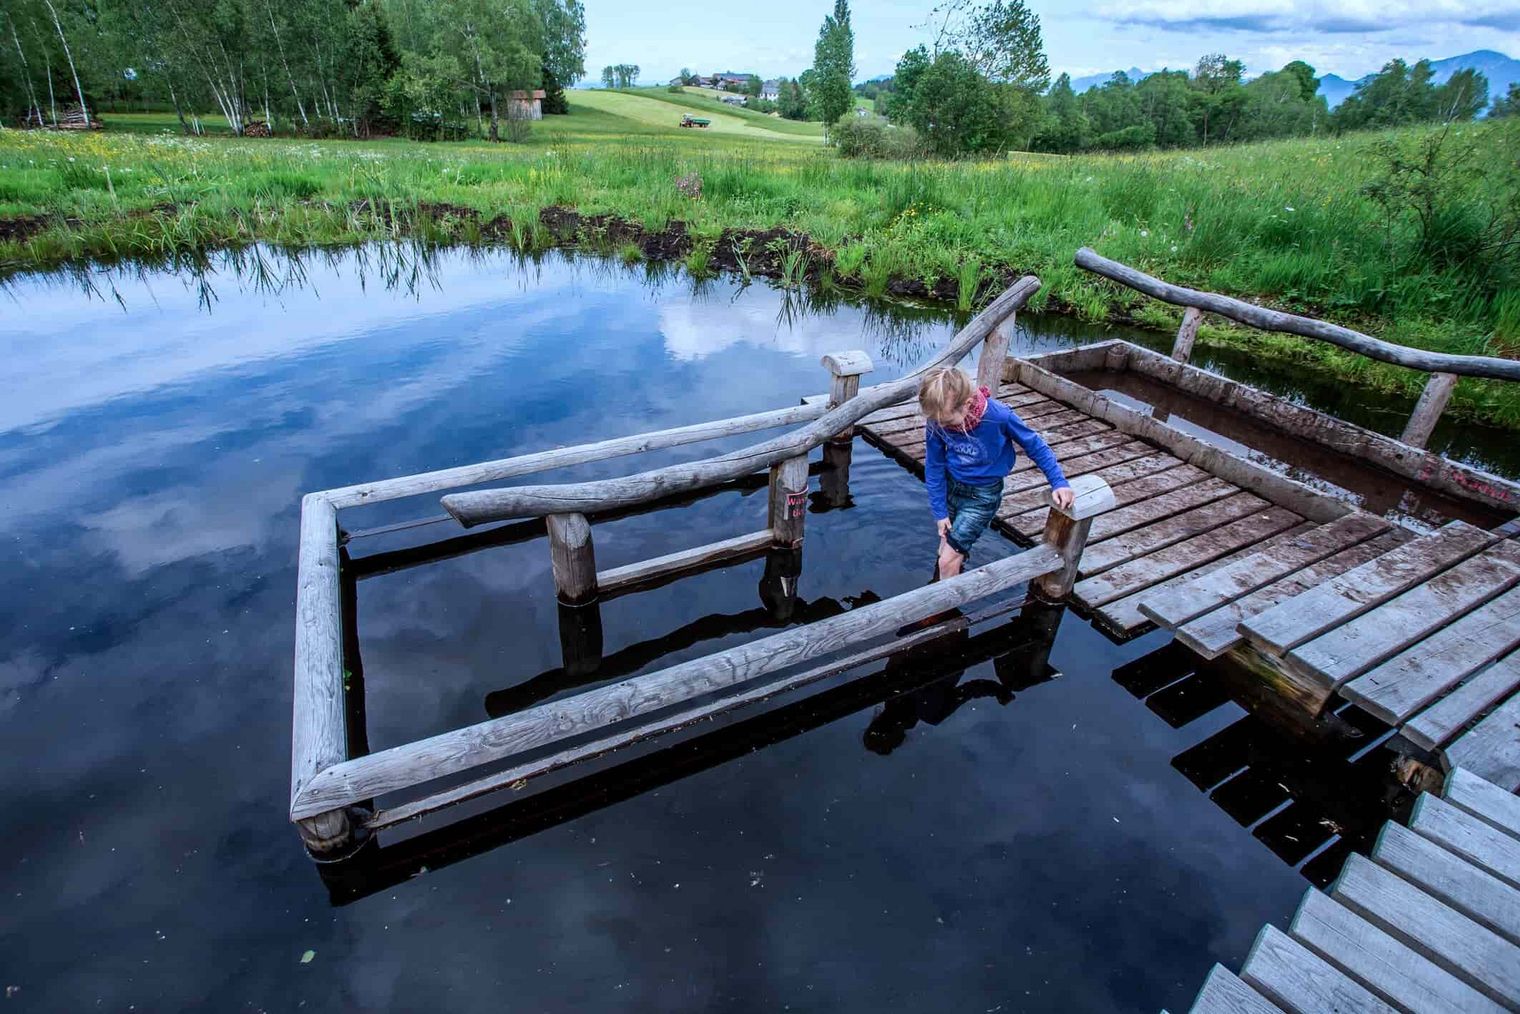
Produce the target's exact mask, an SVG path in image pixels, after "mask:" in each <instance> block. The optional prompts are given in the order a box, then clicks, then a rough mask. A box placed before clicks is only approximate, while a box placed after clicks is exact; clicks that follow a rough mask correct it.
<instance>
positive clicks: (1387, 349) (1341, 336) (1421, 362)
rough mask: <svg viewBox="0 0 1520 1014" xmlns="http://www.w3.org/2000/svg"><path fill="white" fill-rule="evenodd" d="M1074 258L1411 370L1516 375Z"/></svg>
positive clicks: (1191, 302) (1182, 299) (1500, 365)
mask: <svg viewBox="0 0 1520 1014" xmlns="http://www.w3.org/2000/svg"><path fill="white" fill-rule="evenodd" d="M1076 263H1077V266H1078V267H1080V268H1084V269H1086V270H1088V271H1091V272H1093V273H1094V274H1099V275H1102V276H1103V277H1105V278H1110V279H1113V280H1114V281H1116V282H1119V283H1120V284H1122V285H1127V286H1129V287H1130V288H1132V289H1135V290H1136V291H1138V292H1143V293H1145V294H1146V295H1148V296H1153V297H1155V298H1156V299H1161V300H1165V301H1166V302H1168V303H1171V304H1173V305H1174V306H1195V307H1197V308H1198V309H1200V310H1204V311H1207V312H1208V313H1217V314H1219V315H1220V316H1221V317H1228V318H1229V319H1231V320H1235V321H1239V322H1240V323H1242V324H1249V325H1251V326H1252V327H1259V328H1261V329H1262V330H1263V331H1279V332H1283V333H1285V334H1296V335H1299V336H1301V337H1304V338H1315V339H1318V340H1319V341H1324V342H1329V343H1331V344H1332V345H1339V346H1340V347H1341V348H1343V349H1350V350H1351V351H1352V352H1357V353H1360V354H1361V355H1364V356H1367V357H1368V358H1369V359H1377V360H1381V361H1382V362H1385V363H1393V364H1395V365H1397V366H1407V367H1409V368H1410V369H1412V370H1424V371H1425V372H1426V373H1440V372H1445V373H1455V374H1460V375H1461V376H1464V377H1491V378H1494V379H1497V380H1520V362H1517V361H1515V360H1513V359H1501V358H1500V357H1498V356H1460V355H1451V354H1449V353H1445V352H1428V351H1426V350H1425V349H1414V348H1410V347H1408V346H1407V345H1395V344H1394V343H1392V342H1385V341H1382V340H1380V339H1377V338H1373V337H1372V336H1371V335H1365V334H1362V333H1361V332H1360V331H1353V330H1351V328H1349V327H1341V326H1340V325H1339V324H1329V323H1326V322H1325V321H1322V320H1315V319H1314V318H1312V317H1300V316H1298V315H1297V314H1292V313H1283V312H1282V311H1281V310H1269V309H1267V308H1266V307H1262V306H1256V305H1255V304H1253V303H1247V302H1245V301H1243V300H1239V299H1231V298H1230V297H1229V296H1220V295H1216V294H1214V293H1212V292H1199V291H1198V290H1196V289H1187V288H1183V287H1182V286H1180V285H1171V284H1168V283H1167V282H1163V281H1162V280H1161V279H1159V278H1153V277H1151V276H1150V275H1147V274H1145V273H1144V272H1141V271H1136V270H1135V269H1134V268H1131V267H1128V266H1126V265H1124V264H1120V263H1119V262H1118V261H1113V260H1109V259H1108V258H1107V257H1101V256H1099V255H1098V254H1096V253H1094V252H1093V251H1092V250H1090V249H1089V248H1087V247H1083V248H1082V249H1080V250H1078V251H1077V257H1076ZM1020 379H1022V378H1020Z"/></svg>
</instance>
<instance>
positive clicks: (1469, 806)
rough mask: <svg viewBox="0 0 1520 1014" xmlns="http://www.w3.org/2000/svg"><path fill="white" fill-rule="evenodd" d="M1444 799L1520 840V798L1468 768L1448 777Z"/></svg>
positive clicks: (1442, 795)
mask: <svg viewBox="0 0 1520 1014" xmlns="http://www.w3.org/2000/svg"><path fill="white" fill-rule="evenodd" d="M1441 797H1442V798H1443V799H1445V800H1446V801H1447V802H1448V803H1451V804H1452V805H1453V806H1457V807H1460V808H1461V809H1463V810H1466V811H1467V812H1468V813H1470V814H1472V815H1473V816H1474V817H1477V818H1478V819H1479V820H1483V821H1486V822H1487V823H1489V824H1492V825H1493V826H1494V827H1496V828H1498V829H1499V830H1501V831H1503V832H1504V833H1506V834H1508V835H1510V836H1511V837H1514V838H1520V798H1516V797H1515V796H1514V795H1513V794H1512V793H1510V792H1506V791H1505V790H1503V789H1500V788H1499V787H1498V786H1497V785H1495V784H1494V783H1493V782H1490V781H1488V780H1487V779H1485V778H1482V777H1480V776H1479V775H1476V774H1474V773H1473V772H1471V771H1469V770H1467V769H1466V768H1457V769H1456V770H1454V771H1452V773H1451V774H1449V775H1447V776H1446V786H1445V788H1443V789H1442V790H1441Z"/></svg>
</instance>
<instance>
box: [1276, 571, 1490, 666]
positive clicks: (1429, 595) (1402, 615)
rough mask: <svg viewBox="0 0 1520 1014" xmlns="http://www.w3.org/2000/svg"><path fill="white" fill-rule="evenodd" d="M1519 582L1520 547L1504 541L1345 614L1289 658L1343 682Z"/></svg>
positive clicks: (1289, 654) (1293, 652)
mask: <svg viewBox="0 0 1520 1014" xmlns="http://www.w3.org/2000/svg"><path fill="white" fill-rule="evenodd" d="M1516 582H1520V546H1517V545H1514V544H1512V543H1500V544H1498V545H1495V546H1493V547H1492V548H1490V549H1487V550H1485V551H1483V552H1480V553H1478V554H1476V555H1474V556H1471V557H1469V558H1468V559H1466V560H1462V561H1461V562H1459V563H1457V564H1455V565H1453V566H1452V567H1450V568H1449V569H1447V570H1444V571H1442V572H1441V573H1439V574H1436V575H1435V576H1433V577H1430V578H1427V579H1426V580H1424V581H1422V582H1421V583H1419V584H1417V585H1416V586H1415V587H1413V588H1411V589H1409V590H1408V591H1405V592H1403V593H1401V594H1398V595H1396V596H1394V597H1392V598H1389V599H1386V600H1385V601H1383V602H1381V603H1379V604H1377V605H1375V606H1373V607H1372V608H1370V609H1368V610H1367V611H1365V612H1363V613H1360V614H1359V615H1356V616H1354V617H1351V618H1348V619H1346V620H1345V621H1344V622H1343V623H1341V624H1340V625H1339V626H1337V627H1335V628H1334V629H1332V630H1329V631H1326V632H1325V633H1324V634H1321V635H1320V636H1319V637H1316V638H1315V639H1313V640H1311V641H1308V642H1306V643H1304V644H1301V645H1299V646H1298V647H1296V648H1294V649H1292V650H1291V651H1290V652H1289V653H1288V658H1289V659H1290V660H1291V661H1292V662H1293V663H1295V664H1296V665H1298V666H1300V667H1301V668H1303V669H1304V670H1305V671H1306V672H1308V673H1312V674H1314V675H1315V676H1316V677H1318V678H1320V679H1322V680H1324V682H1325V685H1326V686H1330V687H1339V686H1340V685H1341V684H1342V683H1345V682H1346V681H1347V680H1348V679H1350V678H1351V677H1353V676H1357V675H1359V674H1361V673H1363V672H1366V671H1367V670H1368V669H1370V668H1371V667H1372V666H1375V665H1377V664H1378V663H1379V662H1382V661H1384V660H1385V659H1388V658H1391V657H1392V656H1394V655H1396V654H1398V653H1399V652H1401V651H1403V650H1404V649H1405V648H1407V647H1409V646H1410V645H1412V644H1414V643H1415V642H1416V641H1419V640H1420V639H1421V638H1423V637H1425V636H1426V635H1427V634H1429V633H1431V632H1432V631H1435V630H1437V629H1439V628H1441V627H1444V626H1447V625H1448V624H1453V623H1454V622H1455V621H1456V620H1457V619H1458V618H1459V617H1461V616H1463V615H1465V614H1467V613H1469V612H1471V611H1472V610H1474V609H1477V608H1478V607H1479V606H1481V605H1482V604H1483V603H1485V602H1487V601H1488V600H1489V599H1491V598H1493V597H1494V596H1496V595H1499V594H1501V593H1502V592H1504V591H1506V590H1508V589H1509V588H1512V587H1514V585H1515V583H1516Z"/></svg>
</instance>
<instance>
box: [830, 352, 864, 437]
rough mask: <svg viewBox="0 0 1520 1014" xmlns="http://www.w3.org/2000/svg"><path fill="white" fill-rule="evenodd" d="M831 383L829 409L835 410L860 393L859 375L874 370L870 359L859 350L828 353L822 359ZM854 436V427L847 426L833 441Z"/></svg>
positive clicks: (835, 435)
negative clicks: (831, 379) (831, 380)
mask: <svg viewBox="0 0 1520 1014" xmlns="http://www.w3.org/2000/svg"><path fill="white" fill-rule="evenodd" d="M822 362H823V365H824V366H826V367H828V370H829V375H830V376H831V377H833V378H834V379H833V382H832V383H831V384H829V408H830V409H831V410H832V409H836V408H838V407H839V406H840V405H843V404H844V403H845V402H847V401H849V400H850V399H851V398H853V397H855V396H856V395H857V394H859V393H860V377H861V374H864V373H870V372H871V371H872V370H874V369H875V368H876V365H875V364H874V363H872V362H871V357H870V356H868V355H866V354H865V353H864V352H862V351H860V350H859V349H852V350H851V351H849V352H830V353H829V354H828V355H826V356H824V357H823V360H822ZM854 435H855V427H853V426H847V427H845V428H844V429H842V430H840V431H839V432H838V433H836V434H834V439H835V440H849V439H850V438H851V437H853V436H854Z"/></svg>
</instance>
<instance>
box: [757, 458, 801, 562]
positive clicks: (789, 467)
mask: <svg viewBox="0 0 1520 1014" xmlns="http://www.w3.org/2000/svg"><path fill="white" fill-rule="evenodd" d="M807 492H808V459H807V455H806V454H799V455H798V456H797V457H795V458H787V459H786V460H785V461H782V462H778V463H777V464H775V465H772V466H771V481H770V489H769V493H768V495H769V498H770V502H769V505H768V508H767V513H768V516H769V518H770V527H771V538H772V539H773V540H774V541H775V543H776V545H778V546H798V545H801V544H802V532H803V526H804V524H805V522H806V521H807Z"/></svg>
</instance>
